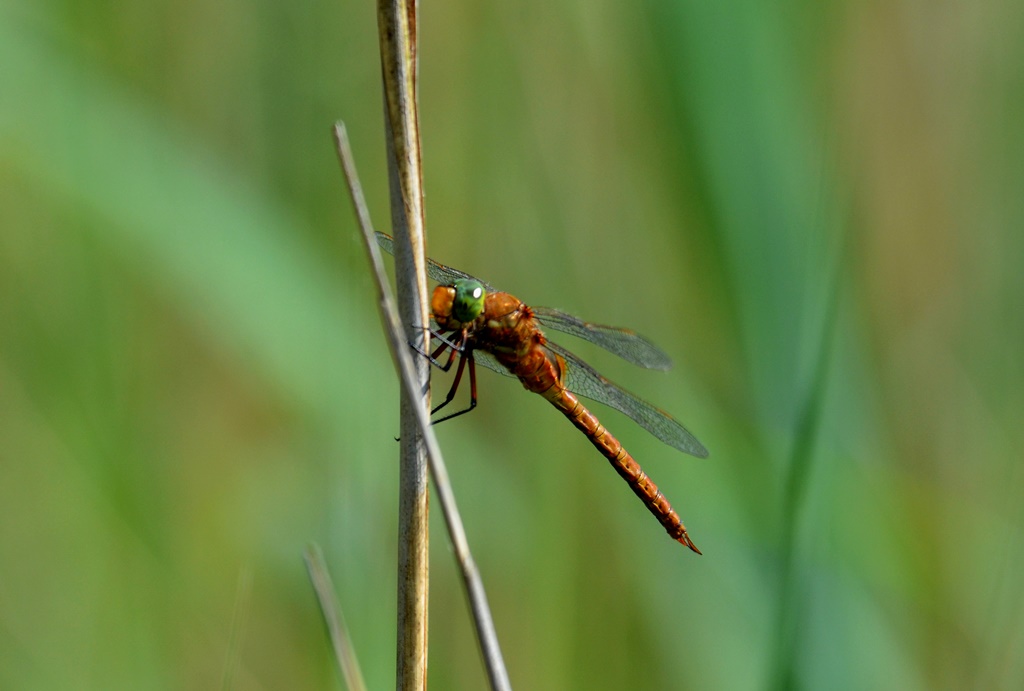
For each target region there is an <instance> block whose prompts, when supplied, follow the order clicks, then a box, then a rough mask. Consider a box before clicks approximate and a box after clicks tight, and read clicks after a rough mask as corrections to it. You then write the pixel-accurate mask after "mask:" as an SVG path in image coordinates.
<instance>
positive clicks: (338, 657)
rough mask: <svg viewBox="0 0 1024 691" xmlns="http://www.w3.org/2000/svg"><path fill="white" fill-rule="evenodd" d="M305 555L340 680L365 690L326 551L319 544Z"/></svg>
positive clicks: (354, 689)
mask: <svg viewBox="0 0 1024 691" xmlns="http://www.w3.org/2000/svg"><path fill="white" fill-rule="evenodd" d="M303 556H304V558H305V560H306V571H307V572H308V573H309V580H310V581H311V582H312V583H313V590H315V591H316V599H317V602H319V603H320V613H321V614H322V615H323V617H324V624H326V625H327V633H328V634H329V635H330V637H331V647H332V648H333V649H334V659H335V661H336V662H337V663H338V670H339V671H340V672H341V677H342V679H344V680H345V684H346V686H348V689H349V691H366V683H365V682H364V681H363V673H362V671H361V670H360V669H359V660H357V659H356V649H355V646H354V645H352V637H351V636H349V634H348V626H346V625H345V617H344V616H343V615H342V613H341V605H340V604H339V603H338V599H337V597H335V595H334V584H333V583H332V582H331V574H330V573H329V572H328V571H327V564H326V563H324V553H323V550H321V549H320V545H317V544H311V545H309V546H308V547H306V552H305V554H304V555H303Z"/></svg>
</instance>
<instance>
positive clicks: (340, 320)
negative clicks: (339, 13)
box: [0, 21, 370, 413]
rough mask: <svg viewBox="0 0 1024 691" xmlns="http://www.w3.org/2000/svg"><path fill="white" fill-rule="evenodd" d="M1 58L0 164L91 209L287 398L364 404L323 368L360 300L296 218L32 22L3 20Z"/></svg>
mask: <svg viewBox="0 0 1024 691" xmlns="http://www.w3.org/2000/svg"><path fill="white" fill-rule="evenodd" d="M0 64H3V65H4V68H3V69H2V70H0V93H2V94H4V95H5V97H4V105H3V107H2V108H0V163H2V165H3V166H4V167H6V168H7V169H8V170H11V171H13V173H14V174H15V175H18V176H21V177H23V178H25V179H27V180H29V181H31V183H32V184H34V185H36V186H38V187H39V188H40V189H41V190H42V191H43V192H44V193H46V194H47V195H50V196H52V197H53V198H54V199H55V200H56V201H60V202H70V203H72V204H74V205H77V206H80V207H81V208H82V209H83V210H84V211H85V212H86V213H89V214H92V215H94V216H95V218H96V223H94V224H93V225H95V227H97V228H99V229H100V232H101V240H103V241H104V242H106V243H108V244H109V246H111V247H112V248H113V249H114V250H115V251H116V252H118V253H120V254H121V255H122V256H123V257H124V259H125V261H126V263H129V264H130V265H133V266H137V267H138V271H139V272H140V274H143V275H148V274H149V273H152V274H153V276H154V278H155V280H156V281H157V283H158V284H161V283H162V284H163V285H164V288H165V289H166V288H169V289H170V291H171V292H172V294H175V295H177V296H178V298H179V303H180V304H181V305H182V307H183V309H187V310H188V311H189V312H190V314H191V315H192V316H193V317H195V318H198V320H199V321H200V322H202V323H203V324H204V325H205V327H206V328H207V330H208V331H209V332H210V334H211V335H212V336H213V338H214V339H216V340H219V341H220V342H221V343H222V344H223V345H226V346H227V347H228V350H229V351H231V352H232V353H234V354H241V355H242V356H243V357H245V358H247V359H252V360H254V361H255V362H256V363H258V364H257V367H258V368H259V369H261V370H262V371H263V372H264V373H265V374H266V375H267V376H268V378H269V379H271V380H273V381H275V382H276V383H277V384H278V385H279V386H280V387H281V388H282V389H283V390H284V391H286V392H287V394H288V395H289V396H290V397H292V398H295V399H298V400H301V401H303V402H305V403H307V404H312V405H313V406H316V407H321V408H324V407H326V401H325V400H324V399H325V397H332V396H336V397H337V398H338V399H339V400H338V401H337V402H334V401H332V402H331V405H332V406H335V407H334V409H333V412H334V413H343V412H345V409H344V406H355V405H357V403H358V401H357V397H351V396H350V397H343V396H340V395H338V392H340V391H341V389H342V388H343V387H340V386H338V387H335V386H330V385H328V384H326V383H325V373H329V372H330V369H329V368H327V369H326V370H325V367H324V363H325V361H327V360H328V359H329V358H330V357H337V356H338V353H339V352H340V347H341V343H340V341H341V337H342V336H343V332H342V331H341V328H343V327H344V325H346V324H351V323H352V322H353V320H354V319H356V317H355V315H353V314H351V313H348V312H347V308H348V306H350V305H354V304H356V302H355V300H354V297H352V298H351V299H350V296H347V295H345V294H343V292H342V291H343V289H344V286H343V285H342V283H341V282H338V281H333V280H332V278H331V275H330V273H331V272H330V268H329V265H328V264H327V263H326V262H324V261H322V260H320V259H319V258H318V257H317V256H316V255H315V254H314V253H313V252H312V251H311V250H310V249H309V248H308V247H307V246H304V245H303V244H302V243H301V241H300V240H299V238H300V237H302V236H303V233H302V232H300V230H301V225H300V221H298V220H297V219H296V218H295V217H293V216H291V215H290V214H289V213H288V212H287V211H286V210H285V209H283V208H281V207H280V206H278V205H276V204H274V203H273V202H272V201H270V200H267V199H265V198H264V197H263V196H261V194H260V192H259V191H258V190H257V189H256V188H255V187H253V186H251V185H249V184H247V183H246V181H245V180H244V179H240V178H242V174H241V173H237V174H233V173H232V172H231V171H229V170H226V169H225V167H224V166H223V164H221V163H220V162H218V161H217V160H215V159H214V158H213V157H212V156H210V155H209V154H208V153H206V152H203V151H202V150H199V149H197V148H196V147H195V145H194V144H191V143H189V142H188V139H187V138H186V137H184V136H181V135H178V134H177V133H175V132H174V130H173V126H172V124H171V123H170V122H169V121H168V120H166V119H164V118H163V117H161V115H160V114H159V113H157V112H154V111H152V110H147V109H146V108H144V107H142V106H140V105H139V104H138V103H137V102H135V101H133V99H132V98H131V97H130V96H129V95H128V94H127V93H125V92H123V91H121V90H119V89H118V88H117V87H116V86H115V85H113V84H111V83H110V82H109V81H108V80H107V79H105V78H104V76H103V75H101V74H100V73H99V72H98V71H94V70H92V69H90V68H89V66H88V63H87V62H86V63H83V61H82V60H81V59H79V58H78V57H76V56H74V55H72V54H70V53H68V52H64V51H63V50H61V48H60V47H59V46H57V45H55V44H54V43H53V42H52V41H51V40H50V39H49V38H48V37H45V36H41V35H39V34H37V33H34V32H33V31H32V30H31V28H30V27H26V26H19V25H18V22H17V21H3V22H0ZM328 142H329V139H328V137H327V134H326V129H325V134H324V146H328V145H329V144H328ZM6 231H7V232H12V231H14V232H30V229H10V228H8V229H6ZM347 333H348V334H350V335H351V334H354V333H359V332H358V331H357V330H354V329H349V330H348V331H347ZM344 340H345V345H344V347H345V357H346V358H351V359H352V360H351V361H360V362H362V361H365V359H364V358H366V357H368V356H369V355H370V349H369V346H368V340H367V339H364V338H361V337H358V336H357V337H356V338H351V337H349V338H345V339H344ZM337 406H341V408H340V409H339V408H338V407H337Z"/></svg>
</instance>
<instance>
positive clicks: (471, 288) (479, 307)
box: [452, 278, 487, 324]
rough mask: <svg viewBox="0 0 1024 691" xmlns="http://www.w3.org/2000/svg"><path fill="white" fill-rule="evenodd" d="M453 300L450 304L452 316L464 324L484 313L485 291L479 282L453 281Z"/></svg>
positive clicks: (468, 280) (466, 279)
mask: <svg viewBox="0 0 1024 691" xmlns="http://www.w3.org/2000/svg"><path fill="white" fill-rule="evenodd" d="M454 287H455V300H454V302H452V316H453V317H455V318H456V319H457V320H459V321H460V322H462V323H463V324H466V323H468V322H471V321H473V320H474V319H476V318H477V317H479V316H480V313H481V312H483V311H484V298H486V297H487V291H486V290H484V286H483V284H482V283H481V282H480V281H474V280H472V279H468V278H461V279H459V280H457V281H455V284H454Z"/></svg>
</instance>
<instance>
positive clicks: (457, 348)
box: [409, 331, 466, 372]
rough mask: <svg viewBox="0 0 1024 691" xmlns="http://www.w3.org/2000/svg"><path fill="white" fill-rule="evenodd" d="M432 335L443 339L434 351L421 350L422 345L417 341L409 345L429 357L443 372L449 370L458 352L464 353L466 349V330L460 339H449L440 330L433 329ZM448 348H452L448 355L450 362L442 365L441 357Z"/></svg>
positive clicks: (440, 339) (431, 362)
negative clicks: (417, 343)
mask: <svg viewBox="0 0 1024 691" xmlns="http://www.w3.org/2000/svg"><path fill="white" fill-rule="evenodd" d="M430 335H431V336H432V337H433V338H436V339H437V340H439V341H441V344H440V345H439V346H437V348H436V349H435V350H434V352H432V353H428V352H427V351H425V350H420V347H419V346H418V345H416V344H415V343H410V344H409V345H410V346H412V348H413V350H415V351H416V352H417V353H419V354H420V355H422V356H423V357H425V358H427V360H428V361H429V362H430V364H432V365H433V366H434V367H437V368H438V369H439V370H441V371H442V372H447V371H448V370H450V369H451V368H452V363H453V362H455V355H456V353H463V352H465V350H466V346H465V342H466V333H465V331H463V332H462V333H461V334H460V336H459V339H458V340H451V339H448V338H446V337H445V336H444V334H442V333H441V332H440V331H431V332H430ZM448 348H451V353H450V354H449V355H448V362H446V363H444V364H443V365H442V364H441V360H440V359H439V358H440V357H441V353H443V352H444V351H445V350H446V349H448Z"/></svg>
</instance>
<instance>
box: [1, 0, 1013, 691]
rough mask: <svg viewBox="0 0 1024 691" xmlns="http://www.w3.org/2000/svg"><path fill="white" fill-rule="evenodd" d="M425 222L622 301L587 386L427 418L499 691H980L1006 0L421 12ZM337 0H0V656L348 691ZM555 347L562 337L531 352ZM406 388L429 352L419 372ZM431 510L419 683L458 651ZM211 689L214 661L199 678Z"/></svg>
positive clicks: (999, 446)
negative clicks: (652, 501) (647, 503)
mask: <svg viewBox="0 0 1024 691" xmlns="http://www.w3.org/2000/svg"><path fill="white" fill-rule="evenodd" d="M420 31H421V53H420V55H421V71H422V81H421V92H420V98H421V104H422V130H423V138H424V169H425V181H426V190H427V222H428V230H429V241H430V242H429V248H430V252H431V254H432V256H434V257H435V258H437V259H439V260H441V261H443V262H445V263H450V264H452V265H454V266H457V267H460V268H463V269H465V270H467V271H470V272H472V273H475V274H477V275H480V276H482V277H484V278H486V279H487V280H489V281H491V282H492V283H494V284H496V285H499V286H501V287H503V288H506V289H508V290H510V291H512V292H514V293H515V294H517V295H518V296H519V297H521V298H522V299H524V300H526V301H527V302H529V303H534V304H547V305H552V306H557V307H561V308H563V309H566V310H569V311H572V312H574V313H577V314H579V315H581V316H583V317H584V318H588V319H592V320H596V321H602V322H605V323H611V324H622V325H627V326H631V327H633V328H636V329H637V330H639V331H641V332H642V333H645V334H646V335H648V336H649V337H651V339H652V340H654V341H655V342H657V343H659V344H660V345H662V346H663V347H664V348H665V349H666V350H667V351H668V352H669V354H670V355H671V356H672V357H673V359H674V360H675V362H676V367H675V368H674V369H673V370H672V372H670V373H669V374H663V373H652V372H645V371H640V370H637V369H635V368H631V367H630V366H629V365H627V364H624V363H620V362H617V361H615V359H614V358H613V357H612V356H608V355H606V354H602V353H600V352H599V351H598V352H595V351H594V350H593V349H590V348H586V347H584V346H582V345H581V346H580V347H579V348H578V350H579V352H580V353H581V354H583V355H584V356H585V357H587V358H588V359H590V360H591V361H592V362H594V364H595V365H596V366H597V367H599V368H600V369H601V370H602V371H603V372H605V373H606V374H608V375H609V376H610V377H611V378H612V379H614V380H616V381H619V382H621V383H623V384H625V385H627V386H628V388H630V389H632V390H634V391H635V392H637V393H638V394H640V395H641V396H643V397H645V398H647V399H649V400H651V401H654V402H656V403H657V404H658V405H659V406H662V407H664V408H665V409H667V410H669V411H672V413H673V414H675V415H676V416H678V417H679V419H680V420H682V421H683V422H684V423H685V424H686V425H687V426H688V427H689V428H690V429H692V430H693V431H694V432H695V433H696V434H697V436H698V437H699V438H700V439H701V440H702V441H703V442H704V443H705V444H706V445H707V446H708V448H709V449H710V450H711V458H710V459H708V460H705V461H701V460H698V459H694V458H690V457H687V456H683V455H681V454H679V453H677V452H675V451H673V450H672V449H670V448H669V447H667V446H665V445H662V444H660V443H659V442H658V441H657V440H655V439H654V438H653V437H651V436H650V435H647V434H646V433H645V432H644V431H643V430H642V429H640V428H638V427H637V426H636V425H634V424H633V423H632V422H631V421H629V420H628V419H626V418H624V417H623V416H621V415H618V414H617V413H613V412H609V411H607V410H606V409H601V408H597V409H595V412H597V413H598V414H599V415H601V417H602V420H603V421H604V422H605V423H606V424H607V425H608V426H609V427H610V428H611V429H612V430H613V431H614V432H615V433H616V434H617V435H618V436H620V438H621V439H622V440H623V442H624V443H625V445H626V446H627V448H629V449H630V450H631V451H632V453H633V454H634V456H636V458H637V459H638V460H639V461H640V463H641V464H643V465H644V467H645V469H646V470H647V471H648V472H650V474H651V475H652V476H653V478H654V479H655V480H656V481H657V482H658V483H659V485H661V487H662V489H663V490H664V491H665V493H666V495H667V496H668V497H669V498H670V499H671V500H672V501H673V503H674V505H675V506H676V508H677V509H678V510H679V512H680V514H681V516H682V517H683V519H684V520H685V522H686V524H687V526H688V528H689V529H690V534H691V535H692V536H693V538H694V540H695V541H696V543H697V544H698V545H699V546H700V547H701V548H702V549H703V550H704V554H705V556H703V557H696V556H695V555H693V554H691V553H690V552H688V551H687V550H685V549H684V548H682V547H681V546H679V545H678V544H675V543H673V542H671V541H670V540H669V539H668V538H667V537H666V536H665V534H664V532H663V531H662V529H661V528H660V527H659V526H658V525H657V523H656V522H655V521H654V520H653V518H652V517H651V516H650V515H649V514H648V513H647V512H646V511H645V510H644V509H643V508H642V507H641V506H640V504H639V503H638V502H637V500H636V499H635V498H634V497H633V496H632V495H631V492H629V490H628V489H627V488H626V486H625V485H624V484H623V483H622V481H621V480H619V479H618V478H617V477H616V475H615V473H613V472H612V471H611V470H610V469H609V468H608V464H607V463H606V462H605V461H604V460H603V459H602V458H601V457H600V456H599V455H598V454H597V453H596V452H595V451H594V450H593V449H592V448H591V447H590V446H589V445H588V444H587V442H586V440H585V439H583V438H582V437H581V435H579V434H578V433H576V432H575V431H574V430H573V429H572V428H571V426H570V425H569V424H568V423H567V422H566V421H565V420H564V419H562V418H561V416H559V415H557V414H556V413H555V412H554V411H553V410H551V409H550V406H548V405H547V404H546V403H545V402H544V401H543V400H542V399H540V398H539V397H537V396H529V395H527V394H526V393H525V392H524V391H523V390H522V388H521V387H520V386H519V385H518V384H517V383H515V382H514V381H510V380H507V379H504V378H501V377H497V376H494V375H491V374H489V373H485V374H483V375H482V376H481V381H480V387H481V391H480V395H481V405H480V407H479V409H478V410H477V412H475V413H474V414H473V415H472V416H469V417H467V418H462V419H459V420H457V421H453V422H450V423H446V424H445V425H443V426H442V427H441V428H439V434H440V438H441V442H442V444H443V447H444V449H445V451H446V455H447V461H448V464H449V469H450V472H451V474H452V477H453V481H454V486H455V490H456V492H457V494H458V497H459V501H460V505H461V508H462V510H463V513H464V518H465V520H466V522H467V525H468V530H469V538H470V541H471V544H472V546H473V548H474V551H475V556H476V558H477V560H478V562H479V565H480V568H481V571H482V573H483V575H484V578H485V582H486V586H487V589H488V593H489V595H490V598H491V602H492V605H493V608H494V615H495V619H496V623H497V628H498V632H499V635H500V638H501V641H502V644H503V648H504V652H505V655H506V658H507V662H508V665H509V669H510V673H511V678H512V681H513V683H514V685H515V686H516V687H517V688H521V689H568V688H578V689H598V688H607V689H622V688H641V687H642V688H661V689H674V688H709V689H710V688H716V689H717V688H722V689H764V688H809V689H814V688H830V689H840V688H851V689H858V688H891V689H895V688H899V689H907V688H964V687H973V688H1006V689H1010V688H1021V686H1022V685H1024V540H1022V528H1024V476H1022V471H1021V460H1022V452H1021V449H1022V447H1024V362H1022V357H1021V354H1022V351H1024V232H1022V228H1024V127H1022V123H1024V5H1022V4H1021V3H1019V2H1014V1H1013V0H979V1H978V2H972V3H967V2H960V3H948V2H947V3H929V2H922V1H921V0H895V1H892V2H889V1H884V2H883V1H876V2H866V3H862V2H826V3H811V2H783V3H761V2H754V1H753V0H726V1H724V2H706V1H697V0H680V1H678V2H676V1H674V0H673V1H672V2H653V1H645V2H640V3H621V2H606V1H601V0H598V1H597V2H568V3H565V2H562V3H549V2H541V1H538V0H524V1H523V2H516V3H500V2H496V3H490V2H485V3H473V2H463V3H441V2H426V3H424V6H423V10H422V15H421V18H420ZM377 51H378V49H377V38H376V16H375V9H374V7H373V5H372V4H371V3H370V2H359V3H355V2H351V0H340V1H338V0H330V1H327V0H320V1H317V2H306V3H301V2H300V3H278V2H264V1H261V0H224V1H223V2H201V1H199V2H188V1H187V0H186V1H178V0H163V1H162V0H157V2H149V3H138V2H109V1H106V2H105V1H100V2H93V3H81V2H73V1H72V2H57V1H43V2H28V1H27V0H0V687H2V688H5V689H7V688H10V689H36V688H38V689H57V688H79V689H86V688H96V689H111V688H124V689H128V688H131V689H150V688H152V689H185V688H188V689H192V688H216V687H219V686H221V685H222V684H224V685H226V686H230V687H232V688H239V689H259V688H266V689H275V688H339V687H340V681H339V680H338V678H337V674H336V672H335V670H334V667H333V664H332V662H331V658H330V656H329V647H328V643H327V641H326V636H325V633H324V630H323V626H322V623H321V620H320V615H319V612H318V609H317V606H316V603H315V600H314V597H313V594H312V590H311V588H310V586H309V584H308V581H307V578H306V574H305V570H304V566H303V563H302V556H301V555H302V550H303V548H304V546H305V545H306V544H307V542H309V541H317V542H319V543H320V544H322V545H323V548H324V551H325V553H326V555H327V560H328V563H329V565H330V567H331V570H332V573H333V576H334V578H335V581H336V586H337V589H338V593H339V598H340V600H341V603H342V605H343V607H344V608H345V612H346V615H347V617H348V619H349V625H350V628H351V632H352V635H353V637H354V639H355V643H356V646H357V650H358V653H359V655H360V658H361V661H362V664H363V667H364V673H365V675H366V677H367V681H368V682H369V684H370V686H371V688H374V689H384V688H389V687H391V686H393V683H394V658H395V653H394V640H395V631H394V629H395V588H396V586H395V575H394V562H395V554H396V538H395V525H396V516H395V513H396V477H397V472H396V457H397V445H396V444H395V443H394V441H393V436H394V435H395V434H396V433H397V429H398V421H397V385H396V379H395V376H394V374H393V368H392V365H391V362H390V359H389V357H388V356H387V354H386V351H385V350H384V348H383V340H382V337H381V334H380V331H379V325H378V324H379V322H378V318H377V315H376V311H375V310H376V307H375V305H374V302H373V300H372V299H371V295H372V292H371V283H370V278H369V276H368V272H367V268H366V266H365V260H364V258H363V254H362V250H361V247H360V245H359V240H358V237H357V232H356V229H355V226H354V223H353V217H352V212H351V206H350V204H349V202H348V199H347V195H346V192H345V190H344V186H343V183H342V179H341V175H340V173H339V170H338V165H337V162H336V159H335V154H334V151H333V147H332V142H331V137H330V127H331V124H332V123H333V122H334V120H336V119H338V118H343V119H345V120H346V122H347V123H348V127H349V131H350V134H351V136H352V139H353V145H354V148H355V153H356V156H357V160H358V164H359V166H360V171H361V174H362V177H363V182H364V185H365V186H366V188H367V192H368V195H369V199H370V204H371V207H372V211H373V213H374V217H375V220H376V223H377V224H378V226H379V227H380V228H381V229H386V228H387V220H388V218H389V212H388V201H387V178H386V169H385V167H384V155H383V153H384V143H383V126H382V114H381V93H380V79H379V58H378V52H377ZM568 345H569V346H570V347H574V348H575V347H576V346H577V345H578V344H576V343H568ZM444 386H445V384H444V383H443V382H439V383H438V384H437V388H438V389H440V390H443V388H444ZM433 528H434V530H433V535H432V541H431V542H432V548H431V551H432V561H431V564H432V581H431V631H430V638H431V642H432V645H431V648H430V679H431V687H432V688H437V689H478V688H482V687H483V685H484V683H485V677H484V674H483V671H482V670H481V667H480V663H479V656H478V652H477V648H476V644H475V641H474V638H473V635H472V631H471V628H470V625H469V623H468V616H467V607H466V604H465V600H464V597H463V594H462V590H461V586H460V581H459V580H458V577H457V575H456V573H455V571H454V567H453V561H452V557H451V555H450V548H449V543H448V539H447V536H446V535H445V533H444V529H443V523H442V522H441V520H440V516H439V515H437V514H435V516H434V519H433ZM225 680H227V682H228V683H227V684H225Z"/></svg>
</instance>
